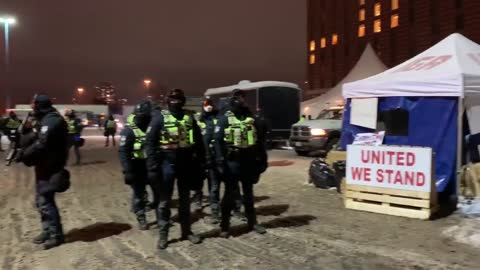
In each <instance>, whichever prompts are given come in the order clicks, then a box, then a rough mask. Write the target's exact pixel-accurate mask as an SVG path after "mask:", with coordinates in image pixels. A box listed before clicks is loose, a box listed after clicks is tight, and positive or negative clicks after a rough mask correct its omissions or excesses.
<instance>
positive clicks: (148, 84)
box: [143, 79, 152, 98]
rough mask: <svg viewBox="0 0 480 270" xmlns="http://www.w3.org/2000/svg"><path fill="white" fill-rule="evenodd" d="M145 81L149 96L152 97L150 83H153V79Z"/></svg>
mask: <svg viewBox="0 0 480 270" xmlns="http://www.w3.org/2000/svg"><path fill="white" fill-rule="evenodd" d="M143 83H144V84H145V88H146V89H147V98H151V97H152V96H151V94H150V84H151V83H152V80H150V79H145V80H143Z"/></svg>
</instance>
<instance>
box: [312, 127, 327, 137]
mask: <svg viewBox="0 0 480 270" xmlns="http://www.w3.org/2000/svg"><path fill="white" fill-rule="evenodd" d="M310 133H311V134H312V136H325V135H327V131H325V130H324V129H321V128H312V129H311V130H310Z"/></svg>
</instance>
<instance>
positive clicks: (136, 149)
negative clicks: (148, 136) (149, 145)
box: [131, 126, 147, 159]
mask: <svg viewBox="0 0 480 270" xmlns="http://www.w3.org/2000/svg"><path fill="white" fill-rule="evenodd" d="M131 128H132V131H133V134H134V135H135V142H134V143H133V158H134V159H146V157H147V155H146V154H145V132H143V131H142V130H141V129H139V128H138V127H136V126H133V127H131Z"/></svg>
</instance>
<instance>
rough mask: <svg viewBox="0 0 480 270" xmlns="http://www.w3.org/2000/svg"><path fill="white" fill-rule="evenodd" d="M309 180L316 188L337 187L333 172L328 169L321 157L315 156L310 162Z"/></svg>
mask: <svg viewBox="0 0 480 270" xmlns="http://www.w3.org/2000/svg"><path fill="white" fill-rule="evenodd" d="M309 176H310V181H311V182H313V184H314V185H315V187H317V188H325V189H327V188H331V187H337V183H336V181H335V173H334V172H333V170H332V169H330V168H329V167H328V165H327V163H325V161H324V160H323V159H320V158H317V159H315V160H313V161H312V163H311V164H310V170H309Z"/></svg>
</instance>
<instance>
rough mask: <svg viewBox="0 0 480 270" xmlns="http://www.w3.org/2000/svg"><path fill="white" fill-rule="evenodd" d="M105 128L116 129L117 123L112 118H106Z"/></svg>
mask: <svg viewBox="0 0 480 270" xmlns="http://www.w3.org/2000/svg"><path fill="white" fill-rule="evenodd" d="M107 128H111V129H116V128H117V123H115V121H114V120H107Z"/></svg>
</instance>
